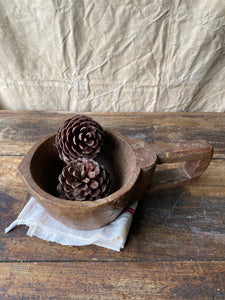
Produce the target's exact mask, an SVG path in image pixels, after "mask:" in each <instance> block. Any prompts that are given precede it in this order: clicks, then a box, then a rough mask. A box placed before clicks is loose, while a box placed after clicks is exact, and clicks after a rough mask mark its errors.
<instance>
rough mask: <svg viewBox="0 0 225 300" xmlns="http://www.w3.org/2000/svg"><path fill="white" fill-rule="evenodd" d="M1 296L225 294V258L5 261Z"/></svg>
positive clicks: (0, 277) (176, 296) (173, 296)
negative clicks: (138, 260)
mask: <svg viewBox="0 0 225 300" xmlns="http://www.w3.org/2000/svg"><path fill="white" fill-rule="evenodd" d="M0 268H1V273H0V298H1V299H5V298H7V299H9V298H10V299H37V298H38V299H204V300H205V299H224V298H225V271H224V270H225V262H174V263H172V262H158V263H156V262H149V261H144V262H135V263H134V262H113V263H109V262H107V263H105V262H75V263H73V262H68V263H54V264H51V263H13V264H11V263H1V264H0Z"/></svg>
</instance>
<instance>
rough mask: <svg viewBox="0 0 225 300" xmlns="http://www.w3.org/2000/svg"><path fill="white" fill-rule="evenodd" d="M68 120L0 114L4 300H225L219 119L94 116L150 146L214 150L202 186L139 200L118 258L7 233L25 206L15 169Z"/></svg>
mask: <svg viewBox="0 0 225 300" xmlns="http://www.w3.org/2000/svg"><path fill="white" fill-rule="evenodd" d="M87 114H88V113H87ZM71 115H73V114H71V113H65V112H60V113H59V112H22V111H20V112H19V111H1V112H0V258H1V262H0V270H1V271H0V299H8V298H9V299H225V114H224V113H131V114H123V113H118V114H113V113H99V114H98V113H95V114H90V115H92V116H93V117H94V119H95V120H96V121H98V122H100V123H101V124H102V126H103V127H105V128H109V129H112V130H116V131H119V132H121V133H122V134H124V135H126V136H127V137H138V138H142V139H144V140H146V141H147V142H149V143H154V142H156V141H163V142H177V141H179V140H191V139H205V140H207V141H208V142H209V143H210V144H211V145H212V146H213V147H214V155H213V160H212V162H211V163H210V165H209V167H208V169H207V171H206V172H205V174H204V175H203V176H202V177H201V178H200V179H199V180H198V181H194V182H192V183H191V184H189V185H185V186H183V187H179V188H171V189H167V190H162V191H158V192H151V193H145V195H144V197H143V198H142V200H141V201H140V203H139V205H138V208H137V211H136V213H135V216H134V220H133V223H132V226H131V229H130V232H129V236H128V239H127V243H126V245H125V248H124V249H123V250H122V251H121V252H115V251H111V250H108V249H104V248H101V247H97V246H94V245H91V246H85V247H66V246H61V245H58V244H55V243H50V242H45V241H43V240H40V239H38V238H35V237H33V238H31V237H28V236H27V235H26V231H27V228H26V227H25V226H18V227H16V228H15V229H14V230H12V231H11V232H10V233H8V234H5V233H4V228H5V227H7V226H8V225H9V224H10V223H11V222H12V221H13V220H14V219H16V217H17V215H18V214H19V213H20V211H21V209H22V208H23V207H24V205H25V203H26V202H27V196H26V195H27V193H26V189H25V187H24V185H23V183H22V181H21V180H20V178H19V176H18V174H17V167H18V165H19V163H20V162H21V160H22V158H23V156H24V155H25V154H26V152H27V151H28V150H29V149H30V147H31V146H32V145H33V144H34V143H35V142H36V141H38V140H39V139H40V138H42V137H44V136H45V135H47V134H52V133H54V132H55V131H56V129H57V128H58V126H59V125H60V124H61V123H62V122H63V121H64V120H65V119H67V118H68V117H70V116H71Z"/></svg>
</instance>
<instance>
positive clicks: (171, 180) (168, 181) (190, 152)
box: [128, 138, 213, 192]
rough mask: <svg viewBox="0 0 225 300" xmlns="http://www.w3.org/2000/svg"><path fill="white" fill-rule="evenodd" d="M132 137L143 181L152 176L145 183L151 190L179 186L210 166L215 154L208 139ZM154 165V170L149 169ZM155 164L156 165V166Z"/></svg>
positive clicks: (130, 141) (199, 174) (195, 177)
mask: <svg viewBox="0 0 225 300" xmlns="http://www.w3.org/2000/svg"><path fill="white" fill-rule="evenodd" d="M128 141H129V143H130V144H131V146H132V148H133V150H134V151H135V154H136V157H137V158H138V163H139V166H140V168H141V170H142V173H143V176H142V181H143V180H144V179H145V180H148V187H147V186H146V185H145V187H146V189H148V192H152V191H155V190H160V189H164V188H170V187H174V186H178V185H181V184H185V183H188V182H191V181H192V180H194V179H197V178H198V177H200V176H201V175H202V174H203V173H204V171H205V170H206V168H207V167H208V165H209V163H210V161H211V159H212V154H213V148H212V146H211V145H209V144H208V142H207V141H205V140H198V141H197V140H190V141H180V142H176V143H156V144H155V143H154V144H150V143H147V142H146V141H143V140H140V139H137V138H130V139H128ZM142 144H143V145H142ZM150 152H151V153H150ZM154 156H155V158H156V159H155V161H154ZM178 163H179V164H178ZM181 163H182V164H181ZM171 164H174V166H175V167H174V166H172V165H171ZM176 164H178V165H179V166H176ZM157 165H158V166H157ZM159 165H161V166H159ZM150 166H151V169H152V170H151V173H150V172H149V171H150ZM155 166H156V169H154V167H155ZM146 189H145V190H146Z"/></svg>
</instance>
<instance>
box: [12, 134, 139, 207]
mask: <svg viewBox="0 0 225 300" xmlns="http://www.w3.org/2000/svg"><path fill="white" fill-rule="evenodd" d="M104 131H105V132H106V133H109V134H111V135H115V136H117V138H119V139H121V140H122V141H123V142H125V143H126V145H127V147H128V148H129V149H130V153H131V155H132V161H134V166H133V167H132V172H131V174H130V175H129V177H128V179H127V180H126V182H125V183H124V184H123V185H122V186H121V187H120V188H119V189H117V190H116V191H115V192H113V193H111V194H110V195H108V196H107V197H104V198H100V199H97V200H95V201H72V200H66V199H63V198H58V197H56V196H53V195H51V194H49V193H48V192H46V191H45V190H43V189H42V188H41V187H40V186H39V185H38V184H37V183H36V182H35V180H34V178H33V176H32V172H31V169H30V166H31V162H32V159H33V156H34V154H35V152H36V151H37V150H38V149H39V147H40V146H41V145H42V144H44V143H45V142H47V140H49V139H54V137H55V135H56V133H54V134H51V135H46V136H44V137H43V138H42V139H40V140H39V141H37V142H36V143H35V144H34V145H33V146H32V147H31V148H30V150H29V151H28V152H27V154H26V155H25V156H24V158H23V160H22V162H21V163H20V165H19V167H18V173H19V175H20V177H21V178H22V180H23V182H24V183H25V185H26V187H27V188H28V191H29V192H30V194H31V195H32V196H34V197H35V198H36V199H37V200H41V201H42V200H44V201H47V202H49V203H54V204H57V205H58V206H64V207H68V206H72V207H80V208H82V207H86V208H87V207H92V208H93V207H97V206H101V205H104V204H109V203H111V202H114V201H116V199H118V198H119V197H120V196H121V195H125V194H126V193H127V192H129V191H130V190H131V189H132V187H133V186H134V184H135V183H136V181H137V179H138V177H139V174H140V171H141V168H140V167H139V166H138V163H137V157H136V155H135V151H134V150H133V149H132V147H131V145H130V144H129V142H128V140H129V138H126V137H125V136H123V135H122V134H120V133H118V132H116V131H112V130H108V129H104Z"/></svg>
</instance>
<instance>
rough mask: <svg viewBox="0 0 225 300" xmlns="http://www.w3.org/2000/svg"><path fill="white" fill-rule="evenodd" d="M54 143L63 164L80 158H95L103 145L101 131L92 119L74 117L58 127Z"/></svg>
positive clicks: (99, 126)
mask: <svg viewBox="0 0 225 300" xmlns="http://www.w3.org/2000/svg"><path fill="white" fill-rule="evenodd" d="M55 143H56V148H57V150H58V154H59V157H60V159H61V160H63V161H64V162H65V163H68V162H70V161H71V160H74V159H77V158H80V157H86V158H95V157H96V155H97V154H98V153H99V152H100V150H101V147H102V144H103V129H102V127H101V125H100V124H98V123H97V122H96V121H95V120H93V119H92V118H90V117H88V116H80V115H76V116H74V117H72V118H70V119H68V120H66V121H65V122H64V123H63V124H62V125H61V126H60V128H59V129H58V132H57V134H56V140H55Z"/></svg>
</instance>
